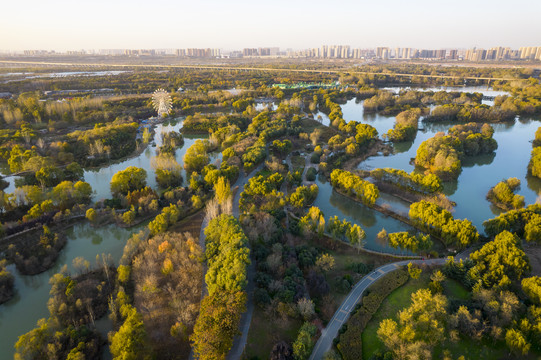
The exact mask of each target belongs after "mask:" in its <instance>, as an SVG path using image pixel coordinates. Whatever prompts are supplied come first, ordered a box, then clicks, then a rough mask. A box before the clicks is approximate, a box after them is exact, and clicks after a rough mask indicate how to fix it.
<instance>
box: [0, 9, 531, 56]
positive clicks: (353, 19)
mask: <svg viewBox="0 0 541 360" xmlns="http://www.w3.org/2000/svg"><path fill="white" fill-rule="evenodd" d="M540 16H541V0H505V1H504V0H491V1H487V0H455V1H441V0H440V1H438V0H387V1H378V0H370V1H366V0H357V1H349V0H335V1H331V0H327V1H320V0H310V1H306V0H287V1H286V0H274V1H272V0H271V1H265V2H261V1H259V2H258V1H245V0H230V1H218V0H199V1H197V0H192V1H183V0H177V1H173V0H151V1H142V0H131V1H125V0H93V1H89V0H69V1H68V0H20V1H16V0H11V1H10V0H8V1H3V4H2V6H1V8H0V49H2V50H23V49H55V50H79V49H112V48H132V49H139V48H155V49H158V48H186V47H212V48H221V49H225V50H228V49H241V48H243V47H259V46H279V47H280V48H282V49H286V48H294V49H302V48H308V47H319V46H321V45H324V44H344V45H351V46H352V47H360V48H368V47H375V46H390V47H395V46H399V47H415V48H446V47H459V48H468V47H473V46H477V47H485V48H486V47H492V46H497V45H502V46H510V47H512V48H518V47H520V46H541V21H540Z"/></svg>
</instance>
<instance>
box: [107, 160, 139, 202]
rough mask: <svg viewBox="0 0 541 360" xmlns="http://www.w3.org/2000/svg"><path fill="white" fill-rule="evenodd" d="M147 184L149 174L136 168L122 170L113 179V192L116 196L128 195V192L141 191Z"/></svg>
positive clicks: (130, 167)
mask: <svg viewBox="0 0 541 360" xmlns="http://www.w3.org/2000/svg"><path fill="white" fill-rule="evenodd" d="M146 184H147V172H146V171H145V169H141V168H138V167H135V166H129V167H127V168H126V169H125V170H120V171H118V172H117V173H116V174H114V175H113V178H112V179H111V192H112V193H113V195H114V196H119V195H127V194H128V192H130V191H134V190H140V189H142V188H144V187H145V186H146Z"/></svg>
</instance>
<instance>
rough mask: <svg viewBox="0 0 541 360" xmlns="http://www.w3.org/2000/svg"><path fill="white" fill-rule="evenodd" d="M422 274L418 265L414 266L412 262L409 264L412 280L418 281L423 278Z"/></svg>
mask: <svg viewBox="0 0 541 360" xmlns="http://www.w3.org/2000/svg"><path fill="white" fill-rule="evenodd" d="M422 272H423V270H422V269H421V268H420V267H418V266H417V265H414V264H413V263H411V262H410V263H409V264H408V273H409V274H410V277H411V278H412V279H418V278H419V277H420V276H421V273H422Z"/></svg>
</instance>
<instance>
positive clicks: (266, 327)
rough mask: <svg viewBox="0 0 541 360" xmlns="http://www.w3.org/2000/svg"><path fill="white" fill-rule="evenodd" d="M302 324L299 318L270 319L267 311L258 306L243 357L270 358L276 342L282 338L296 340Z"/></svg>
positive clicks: (290, 340)
mask: <svg viewBox="0 0 541 360" xmlns="http://www.w3.org/2000/svg"><path fill="white" fill-rule="evenodd" d="M301 325H302V321H301V320H298V319H288V320H286V321H283V320H282V319H280V318H275V319H269V318H268V317H267V315H266V314H265V312H264V311H263V310H262V309H261V308H260V307H259V306H256V307H255V309H254V315H253V317H252V323H251V325H250V332H249V333H248V340H247V342H246V348H245V350H244V355H243V359H256V358H258V359H268V358H269V356H270V352H271V350H272V347H273V346H274V344H276V343H277V342H279V341H282V340H283V341H285V342H287V343H290V344H291V343H292V342H293V341H295V339H296V337H297V333H298V331H299V329H300V327H301Z"/></svg>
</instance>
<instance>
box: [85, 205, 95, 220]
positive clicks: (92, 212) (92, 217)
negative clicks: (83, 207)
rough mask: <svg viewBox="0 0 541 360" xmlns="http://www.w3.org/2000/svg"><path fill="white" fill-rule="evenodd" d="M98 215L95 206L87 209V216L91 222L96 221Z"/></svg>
mask: <svg viewBox="0 0 541 360" xmlns="http://www.w3.org/2000/svg"><path fill="white" fill-rule="evenodd" d="M96 217H97V214H96V210H94V209H93V208H90V209H88V210H87V211H86V218H87V219H88V221H90V222H91V223H93V222H94V221H96Z"/></svg>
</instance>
